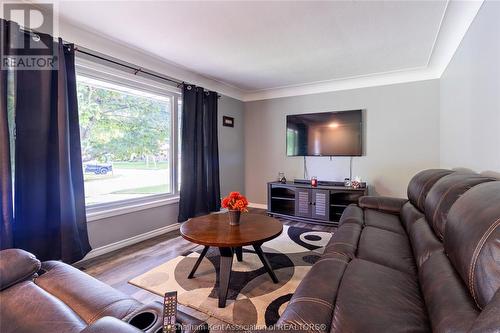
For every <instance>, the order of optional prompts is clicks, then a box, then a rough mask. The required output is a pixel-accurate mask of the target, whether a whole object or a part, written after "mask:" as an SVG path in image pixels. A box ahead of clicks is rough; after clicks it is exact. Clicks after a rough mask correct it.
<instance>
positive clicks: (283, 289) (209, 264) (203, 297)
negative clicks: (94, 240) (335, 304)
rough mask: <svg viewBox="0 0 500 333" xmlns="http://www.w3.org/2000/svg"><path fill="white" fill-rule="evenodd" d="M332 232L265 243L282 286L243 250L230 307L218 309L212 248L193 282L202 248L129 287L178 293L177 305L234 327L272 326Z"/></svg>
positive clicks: (289, 230) (304, 232)
mask: <svg viewBox="0 0 500 333" xmlns="http://www.w3.org/2000/svg"><path fill="white" fill-rule="evenodd" d="M331 236H332V234H331V233H329V232H323V231H314V230H310V229H305V228H299V227H294V226H286V225H284V226H283V233H282V234H281V235H280V236H279V237H277V238H275V239H273V240H271V241H269V242H266V243H264V245H263V246H262V250H263V251H264V252H265V253H266V256H267V258H268V260H269V262H270V264H271V266H272V267H273V270H274V272H275V273H276V276H277V277H278V279H279V283H277V284H274V283H273V282H272V281H271V278H270V276H269V275H268V274H267V272H266V271H265V269H264V267H262V263H261V262H260V260H259V257H258V256H257V254H256V253H255V252H254V250H253V248H252V247H243V261H242V262H238V261H237V260H236V256H235V258H234V261H233V268H232V273H231V279H230V283H229V290H228V296H227V302H226V307H225V308H222V309H221V308H218V306H217V299H218V298H217V291H218V284H219V281H218V279H217V277H216V276H217V274H216V271H218V270H219V250H218V249H217V248H210V249H209V250H208V253H207V255H206V257H205V258H204V259H203V261H202V262H201V264H200V266H199V267H198V270H197V271H196V274H195V277H194V278H193V279H188V278H187V276H188V274H189V272H190V271H191V269H192V267H193V265H194V263H195V261H196V258H197V257H198V256H199V254H200V253H201V250H202V247H201V246H200V247H197V248H196V249H195V251H192V252H188V253H184V254H183V255H182V256H179V257H177V258H174V259H172V260H170V261H168V262H166V263H164V264H162V265H160V266H158V267H156V268H154V269H152V270H150V271H148V272H146V273H144V274H142V275H140V276H137V277H135V278H134V279H132V280H130V281H129V283H130V284H133V285H135V286H137V287H139V288H143V289H146V290H148V291H150V292H153V293H155V294H158V295H160V296H163V295H164V293H165V292H167V291H172V290H177V294H178V302H179V303H180V304H183V305H185V306H189V307H191V308H194V309H196V310H198V311H200V312H204V313H206V314H208V315H210V316H213V317H215V318H218V319H220V320H223V321H225V322H227V323H230V324H235V325H253V324H256V325H267V326H269V325H272V324H275V323H276V321H277V320H278V318H279V316H280V315H281V313H282V312H283V310H284V308H285V307H286V304H287V303H288V301H289V300H290V298H291V296H292V294H293V293H294V292H295V290H296V288H297V286H298V284H299V283H300V281H301V280H302V278H303V277H304V275H305V274H306V273H307V272H308V271H309V270H310V268H311V266H312V264H314V263H315V262H316V261H317V260H318V259H319V258H320V255H321V254H322V253H323V250H324V247H325V245H326V244H327V243H328V241H329V240H330V238H331Z"/></svg>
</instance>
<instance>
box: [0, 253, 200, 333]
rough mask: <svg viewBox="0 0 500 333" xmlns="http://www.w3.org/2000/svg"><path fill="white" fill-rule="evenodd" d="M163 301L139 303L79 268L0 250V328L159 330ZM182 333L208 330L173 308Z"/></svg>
mask: <svg viewBox="0 0 500 333" xmlns="http://www.w3.org/2000/svg"><path fill="white" fill-rule="evenodd" d="M162 309H163V307H162V304H160V303H151V304H147V305H145V304H142V303H140V302H139V301H137V300H135V299H133V298H131V297H129V296H127V295H125V294H123V293H121V292H119V291H117V290H116V289H114V288H112V287H110V286H108V285H106V284H104V283H102V282H100V281H98V280H96V279H94V278H93V277H91V276H89V275H87V274H85V273H83V272H81V271H79V270H78V269H76V268H74V267H72V266H70V265H67V264H64V263H61V262H57V261H48V262H44V263H40V261H39V260H38V259H36V258H35V256H34V255H32V254H31V253H28V252H26V251H23V250H19V249H8V250H3V251H0V332H1V333H14V332H15V333H34V332H36V333H44V332H50V333H55V332H61V333H71V332H75V333H77V332H78V333H80V332H81V333H108V332H109V333H111V332H113V333H116V332H123V333H138V332H148V333H159V332H162ZM177 321H178V323H179V324H181V325H183V327H184V330H183V331H184V332H203V331H208V329H207V325H206V324H205V323H203V322H202V321H200V320H198V319H196V318H193V317H191V316H189V315H187V314H185V313H182V312H180V311H178V315H177Z"/></svg>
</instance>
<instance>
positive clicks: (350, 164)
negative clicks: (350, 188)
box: [349, 156, 352, 181]
mask: <svg viewBox="0 0 500 333" xmlns="http://www.w3.org/2000/svg"><path fill="white" fill-rule="evenodd" d="M349 180H351V181H352V156H351V158H350V161H349Z"/></svg>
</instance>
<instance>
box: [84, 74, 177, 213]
mask: <svg viewBox="0 0 500 333" xmlns="http://www.w3.org/2000/svg"><path fill="white" fill-rule="evenodd" d="M145 82H146V81H145V80H143V79H142V78H140V77H138V78H135V77H134V78H132V79H131V78H129V77H127V78H124V77H123V76H121V77H120V76H116V75H112V74H106V73H102V72H101V71H99V72H98V73H96V72H94V71H91V70H89V69H88V68H82V67H77V91H78V109H79V116H80V137H81V146H82V163H83V171H84V183H85V202H86V205H87V206H94V207H100V206H101V207H102V206H109V204H122V205H127V204H130V202H131V201H132V202H134V203H135V202H137V201H144V200H141V199H145V200H151V199H152V198H153V199H158V197H165V196H174V195H176V194H177V193H178V188H179V187H178V183H179V182H178V177H177V175H178V172H175V170H177V169H178V164H179V149H178V144H179V140H178V136H179V135H180V131H179V126H180V124H179V119H180V118H179V117H180V107H179V106H180V104H179V103H180V102H179V101H180V96H179V94H178V93H175V92H171V91H168V90H163V89H162V87H161V84H158V83H155V84H156V85H151V84H150V83H149V82H148V83H147V84H145Z"/></svg>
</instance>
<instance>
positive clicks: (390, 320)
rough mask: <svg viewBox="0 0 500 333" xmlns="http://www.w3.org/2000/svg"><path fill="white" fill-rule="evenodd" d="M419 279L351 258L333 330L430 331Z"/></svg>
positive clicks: (340, 289)
mask: <svg viewBox="0 0 500 333" xmlns="http://www.w3.org/2000/svg"><path fill="white" fill-rule="evenodd" d="M429 331H430V328H429V323H428V319H427V314H426V310H425V308H424V302H423V300H422V296H421V295H420V291H419V286H418V283H417V280H416V279H414V278H412V277H411V276H410V275H408V274H405V273H402V272H399V271H397V270H394V269H392V268H388V267H386V266H382V265H378V264H375V263H372V262H368V261H365V260H361V259H354V260H353V261H351V262H350V263H349V264H348V266H347V269H346V271H345V273H344V276H343V278H342V282H341V283H340V288H339V292H338V296H337V301H336V304H335V310H334V313H333V320H332V326H331V332H350V333H357V332H360V333H361V332H362V333H370V332H374V333H375V332H376V333H379V332H415V333H416V332H429Z"/></svg>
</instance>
